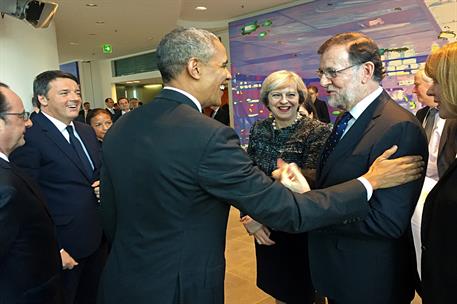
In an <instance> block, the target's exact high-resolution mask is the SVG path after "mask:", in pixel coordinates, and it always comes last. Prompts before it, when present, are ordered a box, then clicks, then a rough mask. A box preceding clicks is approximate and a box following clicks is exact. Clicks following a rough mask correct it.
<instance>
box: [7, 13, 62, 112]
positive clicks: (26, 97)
mask: <svg viewBox="0 0 457 304" xmlns="http://www.w3.org/2000/svg"><path fill="white" fill-rule="evenodd" d="M57 69H59V58H58V54H57V41H56V31H55V27H54V23H51V25H50V26H49V27H48V28H47V29H36V28H34V27H32V26H31V25H30V24H28V23H26V22H25V21H22V20H19V19H15V18H13V17H11V16H8V15H5V17H4V18H1V17H0V81H1V82H4V83H6V84H7V85H9V86H10V87H11V89H12V90H13V91H15V92H16V93H17V94H18V95H19V96H20V97H21V98H22V101H23V102H24V106H25V108H26V109H27V110H31V109H32V101H31V100H32V95H33V79H34V78H35V76H36V75H38V74H39V73H41V72H44V71H46V70H57Z"/></svg>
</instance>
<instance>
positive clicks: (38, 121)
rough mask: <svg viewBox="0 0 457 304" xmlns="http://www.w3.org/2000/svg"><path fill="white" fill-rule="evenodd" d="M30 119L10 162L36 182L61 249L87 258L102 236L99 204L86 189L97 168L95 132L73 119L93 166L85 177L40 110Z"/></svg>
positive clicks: (89, 187) (96, 178) (98, 167)
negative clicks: (23, 137)
mask: <svg viewBox="0 0 457 304" xmlns="http://www.w3.org/2000/svg"><path fill="white" fill-rule="evenodd" d="M32 122H33V126H32V127H30V128H28V129H27V131H26V133H25V141H26V144H25V145H24V146H22V147H20V148H18V149H16V150H15V151H14V152H13V153H12V154H11V156H10V160H11V161H12V162H13V163H15V164H16V165H17V166H18V167H21V168H22V169H24V170H25V171H26V172H27V173H28V174H29V175H30V176H31V177H33V178H34V179H35V180H36V181H37V182H38V184H39V185H40V188H41V190H42V192H43V193H44V195H45V198H46V201H47V204H48V208H49V211H50V213H51V215H52V218H53V220H54V223H55V225H56V227H57V236H58V240H59V245H60V246H61V248H64V249H65V250H66V251H67V252H69V253H70V255H71V256H72V257H73V258H75V259H78V258H83V257H86V256H89V255H90V254H92V253H93V252H94V251H95V250H96V249H97V248H98V247H99V245H100V241H101V236H102V228H101V223H100V219H99V215H98V213H97V208H98V202H97V198H96V197H95V194H94V191H93V189H92V187H91V184H92V183H93V182H94V181H95V180H98V179H99V170H100V145H99V143H98V141H97V138H96V136H95V132H94V131H93V129H92V128H91V127H90V126H88V125H86V124H83V123H80V122H77V121H75V122H74V125H75V129H76V131H77V132H78V134H79V136H80V137H81V139H82V141H83V142H84V145H85V147H86V149H87V151H88V153H89V155H90V158H91V160H92V162H93V164H94V166H95V171H94V174H93V175H92V176H87V173H85V170H84V168H83V166H82V164H81V163H80V162H79V159H78V156H77V154H76V152H75V151H74V150H73V148H72V146H71V145H70V143H69V142H68V141H67V140H66V139H65V137H64V136H63V135H62V133H61V132H60V131H59V130H58V129H57V128H56V127H55V125H54V124H53V123H52V122H51V121H50V120H49V119H48V118H47V117H46V116H45V115H44V114H43V113H41V112H40V113H38V114H37V115H35V116H34V117H33V118H32Z"/></svg>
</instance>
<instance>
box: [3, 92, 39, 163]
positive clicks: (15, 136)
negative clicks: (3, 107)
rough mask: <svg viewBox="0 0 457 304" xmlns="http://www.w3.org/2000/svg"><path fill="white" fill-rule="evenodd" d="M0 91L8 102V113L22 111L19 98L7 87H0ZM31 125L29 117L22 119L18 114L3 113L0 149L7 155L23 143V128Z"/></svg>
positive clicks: (22, 107)
mask: <svg viewBox="0 0 457 304" xmlns="http://www.w3.org/2000/svg"><path fill="white" fill-rule="evenodd" d="M0 91H1V93H2V94H3V95H4V96H5V99H6V100H7V102H8V105H9V109H8V111H7V112H8V113H23V112H24V106H23V104H22V101H21V99H20V98H19V96H17V95H16V94H15V93H14V92H13V91H11V90H10V89H8V88H4V87H0ZM31 126H32V121H31V120H30V119H27V120H24V119H23V118H22V117H20V116H19V115H4V116H3V117H2V118H0V151H2V152H3V153H4V154H6V155H9V154H10V153H11V152H13V151H14V150H15V149H16V148H18V147H20V146H22V145H24V144H25V140H24V134H25V129H26V128H29V127H31Z"/></svg>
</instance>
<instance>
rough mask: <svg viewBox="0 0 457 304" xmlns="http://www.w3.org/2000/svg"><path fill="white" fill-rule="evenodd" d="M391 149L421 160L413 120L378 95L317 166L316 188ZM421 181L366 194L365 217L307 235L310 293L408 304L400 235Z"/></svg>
mask: <svg viewBox="0 0 457 304" xmlns="http://www.w3.org/2000/svg"><path fill="white" fill-rule="evenodd" d="M394 144H395V145H398V151H397V152H396V153H395V155H394V156H393V157H399V156H404V155H422V156H423V158H424V159H427V156H428V154H427V139H426V137H425V134H424V131H423V129H422V127H421V126H420V124H419V122H418V121H417V119H416V118H415V117H414V116H413V115H412V114H411V113H410V112H409V111H407V110H405V109H403V108H401V107H400V106H399V105H397V104H396V103H395V102H394V101H393V100H392V99H391V98H390V97H389V95H388V94H387V93H386V92H385V91H384V92H382V93H381V95H380V96H379V97H378V98H377V99H375V100H374V101H373V103H371V104H370V105H369V106H368V107H367V108H366V109H365V111H364V112H363V113H362V115H361V116H360V117H359V118H358V119H357V120H356V122H355V123H354V125H353V126H352V127H351V128H350V129H349V130H348V132H347V133H346V134H345V136H344V137H343V138H342V139H341V141H340V142H339V143H338V144H337V146H336V147H335V150H334V151H333V152H332V153H331V154H330V156H329V157H328V159H327V162H326V163H325V165H324V167H323V168H322V169H321V170H319V169H318V170H319V171H318V173H317V175H318V176H317V186H318V187H319V188H324V187H328V186H331V185H335V184H338V183H341V182H344V181H347V180H350V179H352V178H354V177H357V176H360V175H362V174H363V173H364V172H366V171H367V170H368V168H369V166H370V165H371V164H372V163H373V162H374V160H375V159H376V158H377V157H378V156H379V155H381V154H382V153H383V152H384V151H385V150H386V149H388V148H390V147H391V146H392V145H394ZM424 174H425V172H424ZM422 183H423V178H422V179H420V180H417V181H414V182H411V183H408V184H405V185H402V186H398V187H394V188H388V189H382V190H377V191H374V193H373V196H372V198H371V199H370V201H369V206H370V211H369V213H368V216H366V217H361V218H359V219H357V220H354V221H347V222H345V223H344V224H342V225H334V226H331V227H328V228H324V229H321V230H318V231H313V232H311V233H310V234H309V251H310V266H311V274H312V280H313V283H314V287H315V288H316V289H317V290H318V292H320V293H321V294H323V295H326V296H328V297H329V298H332V299H334V300H335V301H337V302H338V303H351V304H357V303H361V304H362V303H379V304H386V303H389V304H395V303H410V302H408V300H409V301H410V300H411V299H412V297H414V286H413V285H414V282H413V274H414V268H413V267H414V266H413V263H414V257H413V256H411V252H410V250H409V249H408V244H409V243H408V239H407V237H408V236H409V234H408V233H409V231H410V218H411V215H412V213H413V211H414V208H415V205H416V202H417V199H418V198H419V194H420V191H421V186H422Z"/></svg>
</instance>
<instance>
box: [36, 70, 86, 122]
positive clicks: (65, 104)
mask: <svg viewBox="0 0 457 304" xmlns="http://www.w3.org/2000/svg"><path fill="white" fill-rule="evenodd" d="M48 88H49V90H48V92H47V94H46V96H43V95H39V96H38V100H39V101H40V103H41V110H42V111H43V112H44V113H46V114H48V115H50V116H52V117H54V118H56V119H58V120H60V121H61V122H63V123H65V124H67V125H68V124H69V123H70V122H71V121H72V120H73V119H75V118H76V117H78V114H79V109H80V107H81V91H80V89H79V85H78V84H77V83H76V82H75V81H74V80H72V79H69V78H56V79H54V80H52V81H51V82H49V84H48Z"/></svg>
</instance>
